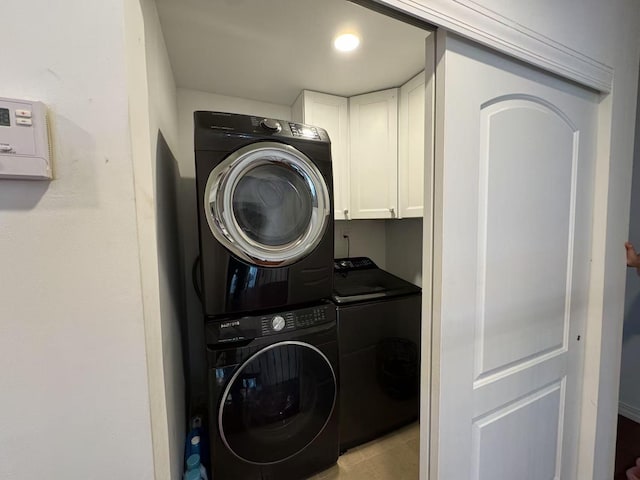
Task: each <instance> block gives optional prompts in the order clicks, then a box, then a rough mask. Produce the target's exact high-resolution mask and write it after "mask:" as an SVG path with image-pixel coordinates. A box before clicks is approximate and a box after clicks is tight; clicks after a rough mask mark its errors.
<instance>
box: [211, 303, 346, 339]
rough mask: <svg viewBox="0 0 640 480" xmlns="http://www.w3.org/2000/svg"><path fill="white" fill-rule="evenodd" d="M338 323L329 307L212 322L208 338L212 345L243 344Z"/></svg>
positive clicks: (326, 305)
mask: <svg viewBox="0 0 640 480" xmlns="http://www.w3.org/2000/svg"><path fill="white" fill-rule="evenodd" d="M335 319H336V307H335V305H333V304H331V303H326V304H322V305H316V306H313V307H307V308H300V309H297V310H288V311H285V312H276V313H272V314H264V315H255V316H246V317H240V318H235V319H224V320H218V321H215V320H210V321H209V322H207V325H206V337H207V343H209V344H211V343H227V342H240V341H246V340H251V339H254V338H259V337H266V336H271V335H277V334H283V333H287V332H292V331H295V330H301V329H305V328H310V327H315V326H317V325H321V324H323V323H327V322H331V321H335Z"/></svg>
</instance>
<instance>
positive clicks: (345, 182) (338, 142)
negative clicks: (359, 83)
mask: <svg viewBox="0 0 640 480" xmlns="http://www.w3.org/2000/svg"><path fill="white" fill-rule="evenodd" d="M348 108H349V104H348V100H347V99H346V98H344V97H337V96H335V95H327V94H324V93H318V92H311V91H309V90H305V91H303V92H302V93H301V94H300V96H299V97H298V100H296V103H295V104H294V105H293V109H292V110H293V117H294V120H296V121H300V122H304V123H307V124H309V125H315V126H317V127H322V128H324V129H325V130H326V131H327V133H328V134H329V138H330V139H331V159H332V162H333V213H334V218H335V219H336V220H348V218H349V143H348V142H349V117H348Z"/></svg>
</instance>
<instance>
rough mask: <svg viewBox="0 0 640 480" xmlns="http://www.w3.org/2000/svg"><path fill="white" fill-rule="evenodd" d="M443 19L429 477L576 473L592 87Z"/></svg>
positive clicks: (507, 478) (569, 478)
mask: <svg viewBox="0 0 640 480" xmlns="http://www.w3.org/2000/svg"><path fill="white" fill-rule="evenodd" d="M437 35H438V37H437V42H436V45H437V56H436V61H437V69H436V95H437V96H436V137H435V165H434V198H433V202H434V207H433V208H434V212H433V214H434V225H433V229H434V238H433V258H434V277H433V299H432V300H433V302H432V318H433V343H432V346H433V357H432V360H433V365H434V367H433V377H432V386H433V390H432V410H431V412H432V429H431V433H432V436H431V438H430V440H431V462H430V469H431V478H432V479H440V480H449V479H473V480H513V479H518V480H551V479H563V480H574V479H575V478H576V463H577V447H578V435H579V424H578V422H579V418H580V396H581V383H582V370H583V369H582V365H583V351H584V349H583V346H584V341H585V339H584V333H583V332H584V325H585V317H586V314H587V300H588V283H589V261H590V245H591V216H592V208H593V177H594V161H595V146H596V134H595V132H596V120H597V119H596V115H597V113H596V108H597V102H598V98H597V95H596V94H595V93H593V92H590V91H587V90H584V89H582V88H580V87H578V86H576V85H573V84H570V83H567V82H564V81H562V80H560V79H558V78H555V77H553V76H551V75H547V74H545V73H543V72H540V71H538V70H535V69H533V68H530V67H528V66H526V65H524V64H521V63H519V62H516V61H513V60H511V59H509V58H507V57H504V56H502V55H500V54H496V53H494V52H491V51H489V50H486V49H484V48H481V47H479V46H476V45H475V44H473V43H471V42H467V41H465V40H462V39H460V38H458V37H455V36H453V35H451V34H448V33H446V32H445V31H443V30H440V31H438V33H437Z"/></svg>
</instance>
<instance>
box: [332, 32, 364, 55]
mask: <svg viewBox="0 0 640 480" xmlns="http://www.w3.org/2000/svg"><path fill="white" fill-rule="evenodd" d="M358 45H360V39H359V38H358V37H357V36H356V35H354V34H353V33H344V34H342V35H338V36H337V37H336V39H335V40H334V41H333V46H334V47H336V49H337V50H340V51H341V52H350V51H351V50H355V49H356V48H358Z"/></svg>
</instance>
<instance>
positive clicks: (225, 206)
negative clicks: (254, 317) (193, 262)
mask: <svg viewBox="0 0 640 480" xmlns="http://www.w3.org/2000/svg"><path fill="white" fill-rule="evenodd" d="M194 122H195V160H196V188H197V202H198V227H199V241H200V265H201V289H202V292H201V293H202V303H203V309H204V313H205V315H206V316H208V317H215V316H221V315H227V314H234V313H246V312H252V311H260V310H269V309H276V308H281V307H290V306H295V305H303V304H305V303H311V302H316V301H318V300H321V299H328V298H330V297H331V292H332V275H333V272H332V271H333V218H332V215H331V212H332V211H333V206H332V203H333V194H332V186H333V182H332V174H331V143H330V141H329V137H328V135H327V133H326V131H325V130H323V129H321V128H317V127H313V126H310V125H303V124H299V123H294V122H289V121H285V120H275V119H270V118H262V117H256V116H249V115H238V114H231V113H224V112H206V111H198V112H195V114H194Z"/></svg>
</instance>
